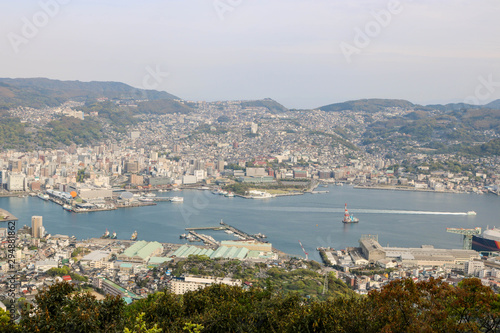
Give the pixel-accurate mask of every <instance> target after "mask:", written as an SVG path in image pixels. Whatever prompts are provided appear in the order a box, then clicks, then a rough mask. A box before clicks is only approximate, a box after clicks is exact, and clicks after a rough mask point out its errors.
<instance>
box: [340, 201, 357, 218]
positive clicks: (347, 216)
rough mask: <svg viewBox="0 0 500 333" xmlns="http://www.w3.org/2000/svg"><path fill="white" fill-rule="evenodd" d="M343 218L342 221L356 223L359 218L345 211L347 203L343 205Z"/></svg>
mask: <svg viewBox="0 0 500 333" xmlns="http://www.w3.org/2000/svg"><path fill="white" fill-rule="evenodd" d="M344 209H345V211H344V219H343V220H342V222H343V223H358V222H359V219H358V218H356V217H354V216H353V215H350V214H349V212H348V211H347V204H345V205H344Z"/></svg>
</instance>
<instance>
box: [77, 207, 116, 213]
mask: <svg viewBox="0 0 500 333" xmlns="http://www.w3.org/2000/svg"><path fill="white" fill-rule="evenodd" d="M107 210H116V207H108V208H73V209H72V212H74V213H91V212H104V211H107Z"/></svg>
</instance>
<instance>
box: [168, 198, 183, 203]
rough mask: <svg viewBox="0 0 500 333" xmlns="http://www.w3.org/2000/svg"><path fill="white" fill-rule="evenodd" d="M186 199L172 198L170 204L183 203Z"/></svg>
mask: <svg viewBox="0 0 500 333" xmlns="http://www.w3.org/2000/svg"><path fill="white" fill-rule="evenodd" d="M183 201H184V198H183V197H172V198H171V199H170V202H183Z"/></svg>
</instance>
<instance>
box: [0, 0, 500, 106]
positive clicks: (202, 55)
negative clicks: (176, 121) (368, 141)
mask: <svg viewBox="0 0 500 333" xmlns="http://www.w3.org/2000/svg"><path fill="white" fill-rule="evenodd" d="M0 1H1V2H2V11H1V12H0V20H1V22H2V28H1V29H2V30H0V31H1V34H2V38H1V39H0V49H1V50H2V52H1V55H0V57H1V58H0V61H1V64H2V66H1V71H0V77H48V78H53V79H61V80H81V81H120V82H124V83H127V84H130V85H132V86H135V87H139V88H141V87H145V88H150V87H153V88H156V89H158V90H165V91H168V92H170V93H172V94H175V95H177V96H179V97H181V98H184V99H188V100H207V101H213V100H229V99H257V98H265V97H270V98H273V99H275V100H277V101H278V102H280V103H282V104H284V105H285V106H287V107H290V108H313V107H318V106H322V105H325V104H330V103H334V102H341V101H346V100H351V99H359V98H373V97H378V98H401V99H407V100H409V101H411V102H414V103H423V104H429V103H435V102H440V103H441V102H463V101H464V100H466V101H468V102H476V103H477V102H478V103H480V104H484V103H487V102H489V101H491V100H494V99H498V98H500V23H499V17H500V1H498V0H475V1H462V0H453V1H451V0H422V1H417V0H415V1H378V0H370V1H356V0H215V1H214V0H158V1H157V0H144V1H131V0H114V1H111V0H83V1H78V0H39V1H31V0H23V1H7V0H0ZM377 13H378V14H377ZM155 71H157V72H159V73H157V74H156V75H155V76H156V79H155V78H154V76H153V75H152V74H151V73H152V72H155ZM167 72H168V75H166V73H167Z"/></svg>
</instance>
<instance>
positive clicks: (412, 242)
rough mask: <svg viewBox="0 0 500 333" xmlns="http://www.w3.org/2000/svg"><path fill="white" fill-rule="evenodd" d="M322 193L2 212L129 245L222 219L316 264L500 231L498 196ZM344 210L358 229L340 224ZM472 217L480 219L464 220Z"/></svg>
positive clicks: (12, 203)
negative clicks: (373, 247)
mask: <svg viewBox="0 0 500 333" xmlns="http://www.w3.org/2000/svg"><path fill="white" fill-rule="evenodd" d="M321 190H327V191H329V192H328V193H318V194H304V195H297V196H284V197H277V198H270V199H258V200H255V199H254V200H252V199H243V198H239V197H233V198H227V197H224V196H222V195H214V194H212V192H210V191H204V190H183V191H181V192H170V193H158V196H182V197H184V202H179V203H173V202H158V204H157V205H156V206H147V207H135V208H122V209H117V210H113V211H105V212H92V213H79V214H77V213H71V212H67V211H65V210H63V209H62V208H61V206H59V205H57V204H55V203H53V202H50V201H43V200H41V199H39V198H37V197H26V198H18V197H7V198H0V208H3V209H5V210H7V211H9V212H11V213H12V214H14V215H15V216H16V217H18V218H19V221H18V222H17V227H18V228H19V227H22V226H23V225H25V224H26V225H30V224H31V216H34V215H41V216H43V225H44V227H45V229H46V231H47V233H50V234H52V235H54V234H64V235H69V236H72V235H74V236H76V237H77V238H78V239H86V238H92V237H100V236H101V235H102V234H103V233H104V231H105V230H106V228H107V229H108V230H109V231H110V233H112V232H113V231H115V232H116V233H117V235H118V239H129V238H130V236H131V234H132V233H133V232H134V231H135V230H137V232H138V239H140V240H147V241H154V240H155V241H159V242H168V243H184V242H186V241H185V240H181V239H179V235H180V234H183V233H185V232H186V231H185V228H188V227H202V226H216V225H218V224H219V223H220V221H221V220H223V221H224V222H225V223H227V224H229V225H232V226H234V227H236V228H238V229H241V230H243V231H245V232H247V233H249V234H256V233H263V234H265V235H267V240H268V241H269V242H271V243H272V244H273V246H274V247H275V248H277V249H278V250H281V251H283V252H286V253H289V254H292V255H296V256H301V257H303V256H304V254H303V252H302V250H301V247H300V245H299V240H300V241H301V242H302V244H303V245H304V248H305V250H306V251H307V252H309V257H310V258H312V259H316V260H319V255H318V254H317V252H316V251H315V249H316V248H317V247H326V246H329V247H334V248H336V249H342V248H345V247H347V246H358V240H359V238H360V236H361V235H363V234H372V235H378V238H379V242H380V244H381V245H383V246H386V245H389V246H402V247H419V246H420V245H423V244H425V245H434V247H436V248H461V246H462V237H461V235H456V234H450V233H447V232H446V228H447V227H454V228H474V227H481V228H483V230H484V229H485V228H486V227H487V226H488V225H489V226H490V227H492V226H495V225H497V226H500V221H499V216H500V214H499V213H500V197H498V196H495V195H476V194H452V193H432V192H411V191H393V190H371V189H354V188H353V187H351V186H334V185H332V186H329V187H328V188H321ZM345 203H347V206H348V208H349V212H350V213H352V214H353V215H354V216H355V217H357V218H359V223H355V224H344V223H342V218H343V215H344V204H345ZM467 211H475V212H476V213H477V215H475V216H472V215H467V214H466V212H467ZM0 227H5V226H2V225H1V224H0ZM203 233H205V234H208V235H211V236H212V237H214V238H215V239H216V240H223V239H235V238H234V236H233V235H230V234H226V233H224V232H222V231H203Z"/></svg>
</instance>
